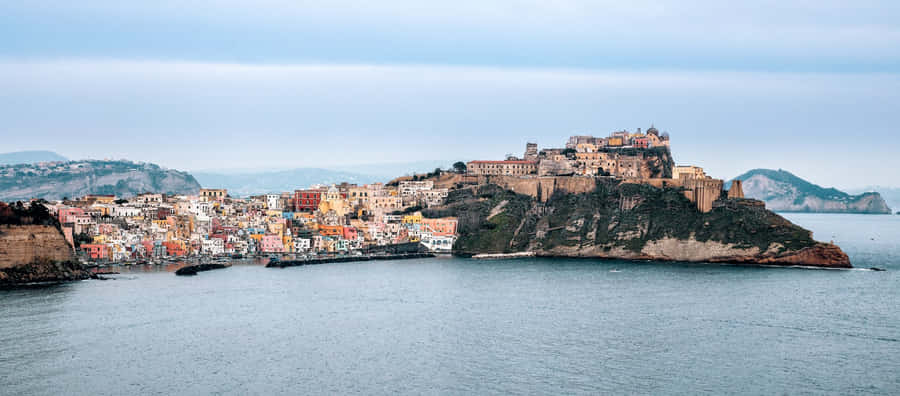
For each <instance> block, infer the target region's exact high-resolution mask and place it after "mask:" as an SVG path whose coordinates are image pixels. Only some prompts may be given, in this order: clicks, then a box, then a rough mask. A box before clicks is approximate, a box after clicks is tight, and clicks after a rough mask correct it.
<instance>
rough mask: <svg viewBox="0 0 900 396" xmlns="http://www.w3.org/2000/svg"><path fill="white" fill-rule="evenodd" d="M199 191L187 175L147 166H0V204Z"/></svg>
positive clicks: (74, 163) (104, 163)
mask: <svg viewBox="0 0 900 396" xmlns="http://www.w3.org/2000/svg"><path fill="white" fill-rule="evenodd" d="M199 189H200V184H199V183H197V180H196V179H194V177H193V176H191V175H190V174H188V173H186V172H180V171H176V170H171V169H165V168H162V167H160V166H159V165H156V164H149V163H137V162H131V161H96V160H85V161H66V162H54V163H49V164H18V165H5V166H0V201H15V200H23V199H30V198H44V199H61V198H63V197H78V196H84V195H88V194H115V195H117V196H119V197H131V196H134V195H137V194H140V193H144V192H156V193H167V194H194V193H197V191H199Z"/></svg>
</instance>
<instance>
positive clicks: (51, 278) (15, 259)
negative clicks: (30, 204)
mask: <svg viewBox="0 0 900 396" xmlns="http://www.w3.org/2000/svg"><path fill="white" fill-rule="evenodd" d="M74 259H75V257H74V256H73V253H72V247H71V246H70V245H69V243H68V242H66V239H65V238H64V237H63V235H62V234H61V233H60V232H59V229H57V228H56V227H54V226H49V225H0V287H3V286H15V285H21V284H26V283H36V282H60V281H70V280H78V279H87V278H88V277H89V276H90V274H89V273H88V272H87V271H86V270H84V268H82V266H81V265H80V264H78V263H77V262H76V261H75V260H74Z"/></svg>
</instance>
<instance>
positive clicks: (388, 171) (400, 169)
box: [330, 160, 456, 180]
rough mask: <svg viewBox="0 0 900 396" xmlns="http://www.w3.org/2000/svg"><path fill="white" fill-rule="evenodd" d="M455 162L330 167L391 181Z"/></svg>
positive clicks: (432, 161)
mask: <svg viewBox="0 0 900 396" xmlns="http://www.w3.org/2000/svg"><path fill="white" fill-rule="evenodd" d="M454 162H456V161H450V160H426V161H415V162H387V163H380V164H358V165H345V166H336V167H330V168H331V169H334V170H338V171H344V172H351V173H361V174H366V175H372V176H378V177H380V178H381V179H383V180H391V179H394V178H396V177H398V176H407V175H414V174H416V173H428V172H431V171H433V170H434V169H435V168H441V169H450V167H452V165H453V163H454Z"/></svg>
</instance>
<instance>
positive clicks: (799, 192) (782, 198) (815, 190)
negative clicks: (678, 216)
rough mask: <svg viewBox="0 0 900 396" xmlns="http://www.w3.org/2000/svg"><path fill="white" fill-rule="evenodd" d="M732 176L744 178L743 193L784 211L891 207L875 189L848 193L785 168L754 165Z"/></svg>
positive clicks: (873, 210)
mask: <svg viewBox="0 0 900 396" xmlns="http://www.w3.org/2000/svg"><path fill="white" fill-rule="evenodd" d="M735 180H742V181H743V189H744V196H746V197H748V198H755V199H759V200H762V201H765V202H766V206H767V207H768V208H769V209H771V210H775V211H783V212H818V213H868V214H889V213H891V209H890V208H889V207H888V205H887V203H886V202H885V201H884V199H883V198H882V197H881V195H879V194H878V193H876V192H868V193H863V194H860V195H850V194H847V193H845V192H843V191H839V190H837V189H834V188H823V187H820V186H818V185H815V184H812V183H810V182H808V181H806V180H803V179H801V178H799V177H797V176H795V175H793V174H791V173H790V172H787V171H784V170H777V171H775V170H770V169H754V170H752V171H749V172H747V173H745V174H743V175H741V176H738V177H736V178H735Z"/></svg>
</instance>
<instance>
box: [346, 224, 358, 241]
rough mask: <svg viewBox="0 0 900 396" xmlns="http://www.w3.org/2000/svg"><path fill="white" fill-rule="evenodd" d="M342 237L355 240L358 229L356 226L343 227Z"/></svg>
mask: <svg viewBox="0 0 900 396" xmlns="http://www.w3.org/2000/svg"><path fill="white" fill-rule="evenodd" d="M343 236H344V239H347V240H351V241H352V240H356V238H357V237H358V236H359V231H357V230H356V227H344V235H343Z"/></svg>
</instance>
